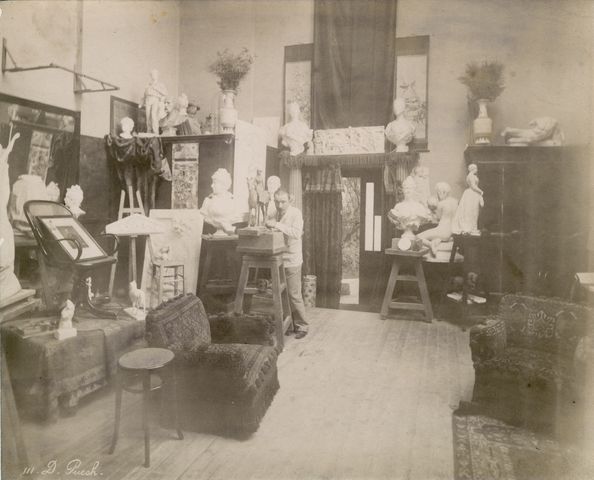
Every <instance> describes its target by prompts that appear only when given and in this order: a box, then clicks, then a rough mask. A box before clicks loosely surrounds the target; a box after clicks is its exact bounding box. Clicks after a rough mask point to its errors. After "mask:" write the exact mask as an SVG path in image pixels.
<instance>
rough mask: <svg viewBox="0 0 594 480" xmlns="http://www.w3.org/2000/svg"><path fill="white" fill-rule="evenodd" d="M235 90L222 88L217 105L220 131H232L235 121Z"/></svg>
mask: <svg viewBox="0 0 594 480" xmlns="http://www.w3.org/2000/svg"><path fill="white" fill-rule="evenodd" d="M236 95H237V92H236V91H235V90H223V91H222V92H221V100H220V105H219V125H220V127H221V133H233V132H234V131H235V124H236V123H237V110H236V109H235V96H236Z"/></svg>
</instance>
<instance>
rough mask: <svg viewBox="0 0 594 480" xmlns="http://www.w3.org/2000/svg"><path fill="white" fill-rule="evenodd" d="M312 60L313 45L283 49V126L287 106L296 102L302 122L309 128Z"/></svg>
mask: <svg viewBox="0 0 594 480" xmlns="http://www.w3.org/2000/svg"><path fill="white" fill-rule="evenodd" d="M312 60H313V43H305V44H301V45H288V46H286V47H285V71H284V92H283V94H284V95H283V98H284V103H283V106H284V108H283V112H284V113H283V118H284V122H283V124H285V123H287V122H288V121H289V114H288V109H287V106H288V105H289V103H291V102H297V103H298V104H299V106H300V107H301V118H302V120H303V121H304V122H305V123H307V124H308V125H310V126H311V68H312Z"/></svg>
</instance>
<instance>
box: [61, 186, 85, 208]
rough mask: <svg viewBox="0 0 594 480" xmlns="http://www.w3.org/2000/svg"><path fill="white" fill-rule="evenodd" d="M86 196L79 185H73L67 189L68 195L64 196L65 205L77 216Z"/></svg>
mask: <svg viewBox="0 0 594 480" xmlns="http://www.w3.org/2000/svg"><path fill="white" fill-rule="evenodd" d="M83 198H84V194H83V191H82V188H80V186H79V185H72V186H71V187H68V188H67V189H66V195H65V196H64V205H66V206H67V207H68V208H69V209H70V210H72V213H74V214H76V213H77V212H79V211H80V205H81V204H82V201H83Z"/></svg>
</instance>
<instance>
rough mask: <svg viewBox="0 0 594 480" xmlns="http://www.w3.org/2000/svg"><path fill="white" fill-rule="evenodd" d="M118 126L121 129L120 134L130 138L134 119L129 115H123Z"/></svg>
mask: <svg viewBox="0 0 594 480" xmlns="http://www.w3.org/2000/svg"><path fill="white" fill-rule="evenodd" d="M120 127H121V129H122V133H120V136H122V137H124V138H130V137H132V130H133V129H134V120H132V119H131V118H130V117H124V118H122V119H121V120H120Z"/></svg>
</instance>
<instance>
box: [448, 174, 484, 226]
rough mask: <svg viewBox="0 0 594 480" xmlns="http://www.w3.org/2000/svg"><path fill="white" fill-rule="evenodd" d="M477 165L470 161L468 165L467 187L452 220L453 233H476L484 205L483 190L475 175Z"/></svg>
mask: <svg viewBox="0 0 594 480" xmlns="http://www.w3.org/2000/svg"><path fill="white" fill-rule="evenodd" d="M477 172H478V167H477V166H476V165H475V164H474V163H471V164H470V165H468V175H467V176H466V184H467V185H468V188H467V189H466V190H464V193H463V194H462V198H461V199H460V203H459V204H458V209H457V210H456V214H455V215H454V220H453V222H452V232H453V233H470V234H474V235H476V234H478V233H479V230H478V217H479V211H480V209H481V207H483V206H484V205H485V202H484V200H483V191H482V190H481V189H480V188H479V179H478V176H477Z"/></svg>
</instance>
